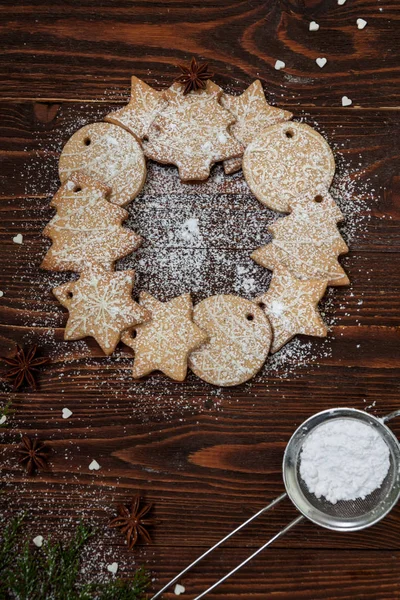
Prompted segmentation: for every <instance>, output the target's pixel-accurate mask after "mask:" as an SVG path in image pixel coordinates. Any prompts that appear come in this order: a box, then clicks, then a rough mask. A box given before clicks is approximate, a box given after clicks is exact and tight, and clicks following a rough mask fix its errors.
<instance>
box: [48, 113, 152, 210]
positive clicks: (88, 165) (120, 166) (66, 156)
mask: <svg viewBox="0 0 400 600" xmlns="http://www.w3.org/2000/svg"><path fill="white" fill-rule="evenodd" d="M77 172H84V173H86V174H87V175H89V176H90V177H93V179H96V180H97V181H99V182H101V183H103V184H104V185H106V186H108V187H110V188H111V194H110V202H112V203H113V204H117V205H119V206H126V205H127V204H129V202H131V201H132V200H133V199H134V198H136V196H137V195H138V194H139V192H140V191H141V190H142V188H143V185H144V183H145V180H146V160H145V157H144V154H143V151H142V148H141V146H140V144H139V142H138V141H137V140H136V139H135V137H134V136H133V135H132V134H131V133H129V132H128V131H126V130H125V129H123V128H122V127H118V126H117V125H113V124H111V123H91V124H89V125H85V127H82V128H81V129H79V130H78V131H76V132H75V133H74V134H73V135H72V136H71V138H70V139H69V140H68V142H67V143H66V144H65V146H64V148H63V151H62V153H61V156H60V162H59V176H60V180H61V183H65V182H66V181H67V180H68V179H70V178H71V176H72V175H73V174H74V173H77Z"/></svg>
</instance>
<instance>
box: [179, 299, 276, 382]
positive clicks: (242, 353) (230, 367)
mask: <svg viewBox="0 0 400 600" xmlns="http://www.w3.org/2000/svg"><path fill="white" fill-rule="evenodd" d="M193 321H194V322H195V323H196V325H198V327H200V329H202V330H203V331H205V332H206V333H207V334H208V335H209V337H210V341H209V342H206V343H205V344H203V345H202V346H200V348H199V349H198V350H195V351H194V352H192V353H191V354H190V356H189V366H190V368H191V369H192V371H193V372H194V373H195V374H196V375H197V376H198V377H200V378H201V379H204V381H207V382H208V383H212V384H214V385H221V386H224V387H225V386H231V385H239V384H240V383H243V382H244V381H247V380H248V379H251V377H253V375H255V374H256V373H257V372H258V371H259V370H260V369H261V367H262V365H263V364H264V362H265V359H266V358H267V356H268V352H269V348H270V345H271V338H272V334H271V327H270V324H269V322H268V319H267V318H266V316H265V314H264V312H263V311H262V310H261V309H260V308H259V307H258V306H255V305H254V304H253V303H252V302H250V301H249V300H245V299H244V298H239V297H238V296H232V295H220V296H212V297H210V298H206V299H205V300H203V301H202V302H200V303H199V304H197V306H195V307H194V311H193Z"/></svg>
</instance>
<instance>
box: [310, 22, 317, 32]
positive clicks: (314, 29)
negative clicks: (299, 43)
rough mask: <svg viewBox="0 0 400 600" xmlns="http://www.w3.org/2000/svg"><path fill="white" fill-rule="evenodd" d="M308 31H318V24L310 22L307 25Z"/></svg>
mask: <svg viewBox="0 0 400 600" xmlns="http://www.w3.org/2000/svg"><path fill="white" fill-rule="evenodd" d="M309 29H310V31H318V29H319V25H318V23H316V22H315V21H311V23H310V25H309Z"/></svg>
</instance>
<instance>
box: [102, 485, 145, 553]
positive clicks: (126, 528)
mask: <svg viewBox="0 0 400 600" xmlns="http://www.w3.org/2000/svg"><path fill="white" fill-rule="evenodd" d="M152 506H153V504H151V503H150V504H144V505H143V506H142V507H140V496H139V494H137V495H136V496H134V498H133V499H132V502H131V504H130V506H129V507H127V506H124V505H123V504H120V505H119V506H118V507H117V513H118V517H116V518H115V519H113V520H112V521H111V522H110V524H109V527H118V528H119V529H120V530H121V533H124V534H125V535H126V540H127V542H128V550H131V549H132V548H133V546H134V545H135V544H136V542H137V541H138V538H139V536H142V537H143V538H144V539H145V540H146V542H150V543H151V537H150V534H149V532H148V531H147V527H148V526H149V525H154V521H152V520H151V519H144V518H143V517H144V516H145V515H147V513H148V512H149V511H150V510H151V508H152Z"/></svg>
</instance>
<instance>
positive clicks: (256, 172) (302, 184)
mask: <svg viewBox="0 0 400 600" xmlns="http://www.w3.org/2000/svg"><path fill="white" fill-rule="evenodd" d="M243 173H244V176H245V178H246V181H247V183H248V185H249V187H250V189H251V191H252V192H253V193H254V195H255V196H256V198H257V199H258V200H259V201H260V202H262V203H263V204H265V205H266V206H268V207H269V208H270V209H272V210H277V211H280V212H290V205H291V202H292V201H293V200H294V199H295V198H297V197H298V196H301V195H302V194H304V193H310V194H313V195H317V194H319V193H320V192H321V190H325V189H326V188H329V186H330V184H331V183H332V179H333V175H334V173H335V160H334V158H333V154H332V151H331V149H330V147H329V146H328V144H327V142H326V141H325V139H324V138H323V137H322V135H320V134H319V133H318V132H317V131H315V129H312V127H309V126H308V125H305V124H303V123H296V122H294V121H292V122H290V123H279V124H277V125H272V126H271V127H268V128H266V129H264V131H263V132H262V133H261V134H260V135H259V136H257V138H256V139H254V140H253V141H252V142H251V143H250V144H249V145H248V146H247V148H246V150H245V153H244V156H243Z"/></svg>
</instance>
